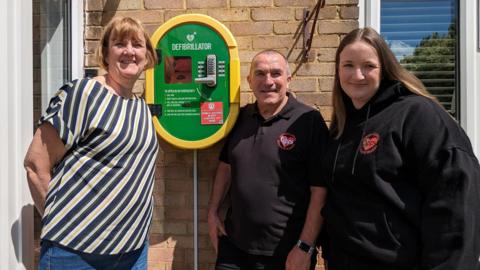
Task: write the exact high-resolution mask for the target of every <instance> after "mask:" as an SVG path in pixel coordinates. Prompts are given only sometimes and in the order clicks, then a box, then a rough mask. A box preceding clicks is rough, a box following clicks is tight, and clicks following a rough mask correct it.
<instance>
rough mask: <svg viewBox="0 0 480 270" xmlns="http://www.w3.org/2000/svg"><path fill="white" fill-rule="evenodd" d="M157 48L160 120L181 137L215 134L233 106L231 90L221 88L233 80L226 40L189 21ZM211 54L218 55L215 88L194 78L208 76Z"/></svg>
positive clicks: (227, 86) (156, 96)
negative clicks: (231, 104) (161, 108)
mask: <svg viewBox="0 0 480 270" xmlns="http://www.w3.org/2000/svg"><path fill="white" fill-rule="evenodd" d="M158 49H160V50H161V52H162V61H161V63H160V65H159V67H158V68H157V69H156V70H155V85H156V88H155V103H159V104H162V107H163V111H162V116H161V117H160V118H159V120H160V123H161V124H162V126H163V127H164V128H165V129H166V130H167V131H169V132H170V133H172V134H176V137H177V138H179V139H182V140H189V141H191V140H200V139H203V138H206V137H209V136H211V135H213V134H214V133H215V132H216V131H217V130H218V128H219V125H220V126H221V125H222V124H223V123H224V120H225V119H226V118H227V117H228V113H229V107H230V106H228V104H229V93H228V91H222V89H228V88H229V81H230V76H229V74H228V73H227V71H228V70H229V66H228V65H229V63H230V58H229V54H228V48H227V46H226V44H225V41H224V40H223V39H222V38H221V37H220V36H219V35H218V34H217V32H215V31H214V30H212V29H211V28H209V27H206V26H204V25H199V24H192V23H187V24H184V25H181V26H179V27H176V28H174V29H171V30H170V31H168V32H167V33H166V35H165V36H164V37H163V38H162V39H161V41H160V43H159V44H158ZM209 55H215V56H216V73H217V78H216V85H215V86H213V87H210V86H209V85H207V84H205V83H196V82H195V78H203V77H206V76H207V74H206V72H207V56H209ZM210 61H212V60H210ZM223 104H227V105H226V106H222V105H223ZM193 126H196V130H194V132H192V129H191V128H192V127H193Z"/></svg>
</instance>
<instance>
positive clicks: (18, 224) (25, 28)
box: [0, 0, 84, 270]
mask: <svg viewBox="0 0 480 270" xmlns="http://www.w3.org/2000/svg"><path fill="white" fill-rule="evenodd" d="M67 1H68V0H67ZM71 5H72V8H71V10H72V14H71V15H72V18H71V20H72V21H71V24H70V25H71V27H72V29H71V30H72V31H71V32H72V37H71V42H72V47H71V52H72V59H71V60H72V62H71V63H72V70H71V76H72V78H81V77H83V55H84V45H83V44H84V40H83V39H84V30H83V29H84V26H83V25H84V23H83V20H84V19H83V18H84V14H83V12H84V9H83V5H84V3H83V0H72V2H71ZM32 21H33V18H32V1H10V0H0V33H2V34H4V37H6V38H5V40H4V41H3V42H0V57H1V59H3V60H4V61H3V62H4V64H3V65H0V81H1V82H2V87H3V90H2V93H3V96H2V98H1V99H0V115H2V119H3V124H2V128H0V150H1V151H0V216H1V217H2V218H0V262H2V264H1V266H0V267H1V268H2V269H3V268H4V269H13V270H23V269H29V270H30V269H34V228H33V225H34V218H33V214H34V211H35V209H34V206H33V201H32V199H31V196H30V192H29V189H28V184H27V180H26V176H25V170H24V168H23V158H24V155H25V153H26V151H27V148H28V145H29V144H30V142H31V140H32V136H33V127H34V119H33V92H32V91H33V49H32V47H33V40H32V34H33V33H32V32H33V30H32ZM59 87H60V86H59Z"/></svg>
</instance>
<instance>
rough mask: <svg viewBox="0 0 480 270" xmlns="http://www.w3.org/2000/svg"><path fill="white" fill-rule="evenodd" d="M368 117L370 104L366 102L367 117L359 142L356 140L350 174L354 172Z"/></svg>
mask: <svg viewBox="0 0 480 270" xmlns="http://www.w3.org/2000/svg"><path fill="white" fill-rule="evenodd" d="M369 117H370V104H368V108H367V118H366V119H365V124H363V129H362V136H360V142H358V146H357V150H356V151H355V157H354V158H353V166H352V175H354V174H355V164H356V163H357V157H358V152H359V151H360V147H361V146H362V141H363V137H364V136H365V132H366V130H367V123H368V118H369ZM335 162H336V160H335Z"/></svg>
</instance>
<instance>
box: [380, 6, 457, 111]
mask: <svg viewBox="0 0 480 270" xmlns="http://www.w3.org/2000/svg"><path fill="white" fill-rule="evenodd" d="M457 2H458V1H456V0H382V1H381V5H380V33H381V35H382V36H383V37H384V38H385V40H386V41H387V43H388V44H389V46H390V47H391V49H392V51H393V52H394V54H395V56H396V57H397V59H398V60H399V62H400V63H401V64H402V65H403V66H404V67H405V68H407V69H408V70H410V71H411V72H413V73H414V74H415V75H416V76H417V77H418V78H419V79H421V80H422V82H423V83H424V84H425V86H426V87H427V89H428V91H429V92H430V93H431V94H433V95H434V96H436V97H437V99H438V100H439V101H440V103H441V104H442V105H443V106H444V107H445V109H447V110H448V111H449V112H450V113H451V114H452V116H454V117H456V118H457V119H459V110H458V109H457V108H458V105H457V104H458V102H459V96H458V95H459V83H458V82H459V76H458V66H459V65H458V59H459V58H458V44H459V39H458V32H457V29H458V15H457V14H458V3H457Z"/></svg>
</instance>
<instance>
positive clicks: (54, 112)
mask: <svg viewBox="0 0 480 270" xmlns="http://www.w3.org/2000/svg"><path fill="white" fill-rule="evenodd" d="M97 56H98V57H97V58H98V62H99V64H100V66H101V67H102V68H104V69H105V70H106V71H107V73H106V74H105V75H102V76H98V77H95V78H93V79H90V78H86V79H81V80H75V81H72V82H70V83H68V84H66V85H64V86H63V87H62V88H60V90H59V91H58V93H57V94H56V96H55V97H53V98H52V100H51V101H50V105H49V107H48V108H47V110H46V112H45V114H44V115H43V116H42V117H41V118H40V121H39V125H40V126H39V128H38V129H37V131H36V132H35V135H34V137H33V140H32V143H31V145H30V148H29V150H28V152H27V155H26V157H25V168H26V171H27V178H28V183H29V186H30V191H31V194H32V197H33V200H34V202H35V206H36V208H37V210H38V211H39V212H40V214H41V215H42V233H41V241H42V243H41V246H42V249H41V254H40V256H41V257H40V264H39V269H146V268H147V256H146V254H147V250H148V241H147V240H148V231H149V227H150V222H151V219H152V211H153V200H152V190H153V183H154V169H155V158H156V155H157V149H158V142H157V137H156V133H155V130H154V127H153V124H152V118H151V115H150V112H149V110H148V107H147V105H146V103H145V101H144V100H143V99H141V98H139V97H137V96H136V95H135V94H134V93H133V92H132V89H133V86H134V84H135V82H136V81H137V79H138V77H139V76H140V74H141V73H142V72H143V71H144V70H145V69H146V68H151V67H153V66H154V65H155V63H156V61H157V59H156V54H155V51H154V49H153V46H152V44H151V43H150V40H149V37H148V35H147V34H146V33H145V30H144V28H143V27H142V25H141V24H140V23H139V22H138V21H136V20H134V19H132V18H128V17H126V18H114V19H113V20H112V21H111V22H110V23H109V24H108V25H107V26H106V27H105V29H104V32H103V34H102V38H101V40H100V45H99V48H98V50H97Z"/></svg>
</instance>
